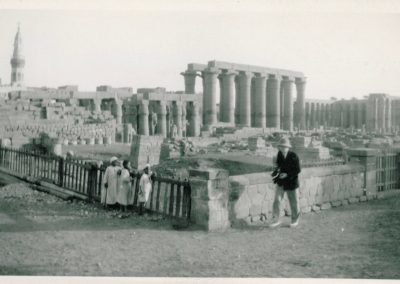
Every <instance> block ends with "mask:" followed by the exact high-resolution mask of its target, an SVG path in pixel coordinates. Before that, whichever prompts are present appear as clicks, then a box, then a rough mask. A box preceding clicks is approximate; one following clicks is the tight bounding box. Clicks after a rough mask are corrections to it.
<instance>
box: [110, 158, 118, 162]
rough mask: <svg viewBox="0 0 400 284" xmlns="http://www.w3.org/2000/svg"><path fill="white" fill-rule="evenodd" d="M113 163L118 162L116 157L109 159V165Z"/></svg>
mask: <svg viewBox="0 0 400 284" xmlns="http://www.w3.org/2000/svg"><path fill="white" fill-rule="evenodd" d="M114 161H118V158H117V157H115V156H114V157H111V159H110V163H112V162H114Z"/></svg>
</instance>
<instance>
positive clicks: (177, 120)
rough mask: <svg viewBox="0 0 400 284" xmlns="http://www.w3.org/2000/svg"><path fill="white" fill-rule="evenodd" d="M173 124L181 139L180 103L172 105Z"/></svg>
mask: <svg viewBox="0 0 400 284" xmlns="http://www.w3.org/2000/svg"><path fill="white" fill-rule="evenodd" d="M174 124H175V125H176V129H177V135H178V137H182V102H175V103H174Z"/></svg>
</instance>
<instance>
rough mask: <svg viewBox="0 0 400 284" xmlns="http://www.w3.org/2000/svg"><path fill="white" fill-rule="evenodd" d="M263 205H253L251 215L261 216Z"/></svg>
mask: <svg viewBox="0 0 400 284" xmlns="http://www.w3.org/2000/svg"><path fill="white" fill-rule="evenodd" d="M261 208H262V207H261V204H257V205H255V204H253V205H251V207H250V215H251V216H257V215H260V214H261Z"/></svg>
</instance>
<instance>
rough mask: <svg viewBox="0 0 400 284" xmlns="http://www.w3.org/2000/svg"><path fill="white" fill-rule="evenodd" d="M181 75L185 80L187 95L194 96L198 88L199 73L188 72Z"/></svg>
mask: <svg viewBox="0 0 400 284" xmlns="http://www.w3.org/2000/svg"><path fill="white" fill-rule="evenodd" d="M181 75H182V76H183V77H184V80H185V93H186V94H194V93H195V88H196V76H197V72H196V71H189V70H186V71H185V72H182V73H181Z"/></svg>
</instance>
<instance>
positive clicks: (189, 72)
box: [180, 70, 197, 76]
mask: <svg viewBox="0 0 400 284" xmlns="http://www.w3.org/2000/svg"><path fill="white" fill-rule="evenodd" d="M180 74H181V75H182V76H197V71H193V70H186V71H184V72H181V73H180Z"/></svg>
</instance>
